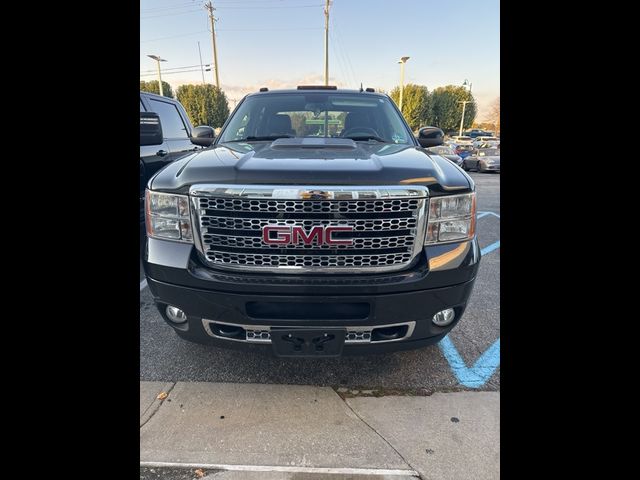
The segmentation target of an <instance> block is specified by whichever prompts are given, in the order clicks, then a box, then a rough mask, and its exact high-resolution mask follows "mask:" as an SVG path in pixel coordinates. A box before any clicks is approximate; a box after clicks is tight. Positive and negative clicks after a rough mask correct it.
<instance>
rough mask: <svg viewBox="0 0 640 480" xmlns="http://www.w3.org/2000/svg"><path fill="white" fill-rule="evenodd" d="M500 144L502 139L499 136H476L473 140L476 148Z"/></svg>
mask: <svg viewBox="0 0 640 480" xmlns="http://www.w3.org/2000/svg"><path fill="white" fill-rule="evenodd" d="M499 144H500V139H499V138H498V137H476V138H475V140H474V141H473V146H474V147H476V148H481V147H484V148H488V147H497V146H498V145H499Z"/></svg>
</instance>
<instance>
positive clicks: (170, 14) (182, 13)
mask: <svg viewBox="0 0 640 480" xmlns="http://www.w3.org/2000/svg"><path fill="white" fill-rule="evenodd" d="M199 11H200V9H198V10H188V11H186V12H173V13H164V14H162V15H151V16H148V17H140V20H148V19H150V18H160V17H173V16H175V15H185V14H187V13H195V12H199Z"/></svg>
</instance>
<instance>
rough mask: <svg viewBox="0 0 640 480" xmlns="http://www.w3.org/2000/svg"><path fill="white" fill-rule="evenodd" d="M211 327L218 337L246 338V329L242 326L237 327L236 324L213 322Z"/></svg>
mask: <svg viewBox="0 0 640 480" xmlns="http://www.w3.org/2000/svg"><path fill="white" fill-rule="evenodd" d="M210 328H211V331H212V332H213V334H214V335H216V336H218V337H222V338H228V339H236V340H245V339H246V331H245V329H244V328H242V327H237V326H234V325H225V324H222V323H211V324H210Z"/></svg>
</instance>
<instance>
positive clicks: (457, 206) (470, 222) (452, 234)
mask: <svg viewBox="0 0 640 480" xmlns="http://www.w3.org/2000/svg"><path fill="white" fill-rule="evenodd" d="M475 231H476V194H475V192H473V193H465V194H463V195H447V196H445V197H431V198H430V199H429V217H428V223H427V237H426V239H425V244H431V245H432V244H435V243H447V242H454V241H460V240H469V239H471V238H473V235H474V234H475Z"/></svg>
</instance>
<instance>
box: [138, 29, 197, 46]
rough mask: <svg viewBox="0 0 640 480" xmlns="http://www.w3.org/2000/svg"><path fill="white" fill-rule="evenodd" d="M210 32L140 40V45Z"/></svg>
mask: <svg viewBox="0 0 640 480" xmlns="http://www.w3.org/2000/svg"><path fill="white" fill-rule="evenodd" d="M208 31H209V30H199V31H197V32H191V33H182V34H180V35H169V36H167V37H156V38H151V39H149V40H140V43H148V42H155V41H158V40H166V39H169V38H180V37H190V36H191V35H199V34H201V33H206V32H208Z"/></svg>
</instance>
